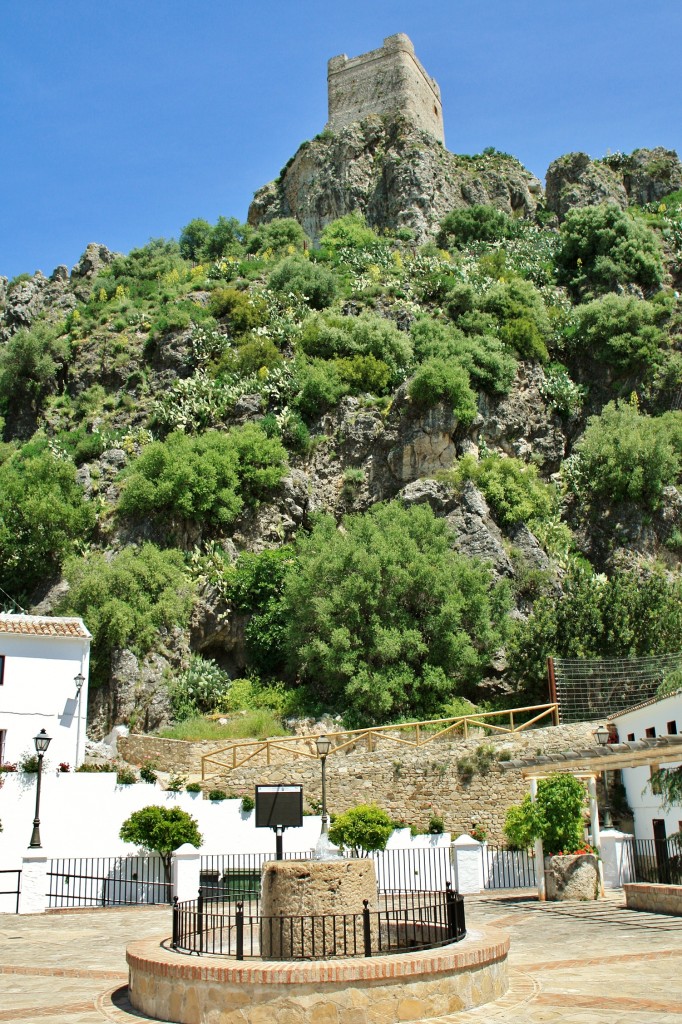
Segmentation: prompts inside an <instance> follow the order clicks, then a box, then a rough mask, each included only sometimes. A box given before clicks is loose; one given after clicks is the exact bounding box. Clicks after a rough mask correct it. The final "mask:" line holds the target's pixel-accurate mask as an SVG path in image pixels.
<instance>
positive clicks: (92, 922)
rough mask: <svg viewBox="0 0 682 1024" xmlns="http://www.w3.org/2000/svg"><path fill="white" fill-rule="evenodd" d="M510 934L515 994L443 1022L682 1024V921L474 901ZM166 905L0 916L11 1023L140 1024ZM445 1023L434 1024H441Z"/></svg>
mask: <svg viewBox="0 0 682 1024" xmlns="http://www.w3.org/2000/svg"><path fill="white" fill-rule="evenodd" d="M484 922H488V923H489V924H495V925H496V926H498V927H501V928H503V929H504V930H505V931H508V932H509V934H510V935H511V951H510V955H509V966H510V981H511V984H510V989H509V992H508V994H507V995H506V996H504V998H503V999H500V1000H498V1001H497V1002H495V1003H489V1004H488V1005H487V1006H482V1007H480V1008H479V1009H477V1010H471V1011H468V1012H466V1013H456V1014H453V1015H451V1016H449V1017H447V1018H446V1017H440V1018H438V1021H439V1024H445V1022H447V1024H486V1022H488V1021H490V1022H491V1024H512V1022H513V1024H522V1022H523V1024H544V1022H552V1024H597V1022H599V1024H602V1022H603V1024H606V1022H608V1024H673V1022H674V1024H682V918H675V917H666V916H663V915H659V914H647V913H642V912H637V911H632V910H626V909H625V907H624V899H623V894H622V893H621V892H615V893H610V894H609V895H608V897H607V899H606V900H603V901H600V902H598V903H570V904H569V903H562V904H557V903H545V904H539V903H537V902H536V901H535V900H534V899H532V898H531V897H530V896H529V895H527V894H524V895H521V894H519V893H518V892H517V893H497V894H495V895H487V896H484V897H481V898H474V897H467V924H468V925H469V927H471V928H472V929H475V927H476V924H477V923H478V924H483V923H484ZM169 931H170V911H169V909H168V908H167V907H149V908H143V907H135V908H123V909H107V910H80V911H72V912H60V913H50V914H44V915H36V916H27V917H15V916H11V915H0V1022H7V1021H9V1022H16V1024H32V1022H35V1024H67V1022H68V1024H103V1022H106V1021H111V1022H113V1024H134V1022H138V1024H139V1022H140V1021H141V1020H147V1019H148V1018H146V1017H143V1016H141V1015H139V1014H137V1013H135V1012H134V1011H133V1010H132V1009H131V1007H130V1005H129V1004H128V1001H127V998H126V988H125V986H126V982H127V972H126V963H125V946H126V943H127V942H129V941H131V940H133V939H141V938H146V937H152V936H157V935H158V936H159V937H162V936H167V935H168V934H169ZM434 1024H435V1022H434Z"/></svg>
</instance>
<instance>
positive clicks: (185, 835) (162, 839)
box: [119, 805, 203, 882]
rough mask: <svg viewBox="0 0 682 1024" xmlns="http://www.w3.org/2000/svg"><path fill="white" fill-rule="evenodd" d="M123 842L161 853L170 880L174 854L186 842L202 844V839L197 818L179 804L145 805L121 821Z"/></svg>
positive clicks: (167, 878)
mask: <svg viewBox="0 0 682 1024" xmlns="http://www.w3.org/2000/svg"><path fill="white" fill-rule="evenodd" d="M119 836H120V837H121V839H122V840H123V842H124V843H136V844H137V846H141V847H143V848H144V849H145V850H149V851H150V853H158V855H159V856H160V857H161V860H162V861H163V870H164V873H165V876H166V881H167V882H169V881H170V868H171V856H172V854H173V850H177V848H178V847H179V846H182V845H183V843H190V844H191V845H192V846H196V847H199V846H201V844H202V842H203V838H202V835H201V833H200V832H199V828H198V826H197V823H196V821H195V819H194V818H193V817H192V815H191V814H188V813H187V811H183V810H182V809H181V808H180V807H156V806H153V805H152V806H150V807H142V808H141V809H140V810H139V811H133V813H132V814H131V815H130V817H129V818H126V820H125V821H124V822H123V824H122V825H121V831H120V832H119Z"/></svg>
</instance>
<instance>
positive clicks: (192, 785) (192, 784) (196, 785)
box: [185, 782, 201, 793]
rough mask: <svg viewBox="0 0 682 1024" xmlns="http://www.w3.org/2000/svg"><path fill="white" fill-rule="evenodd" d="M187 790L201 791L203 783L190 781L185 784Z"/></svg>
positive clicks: (192, 791)
mask: <svg viewBox="0 0 682 1024" xmlns="http://www.w3.org/2000/svg"><path fill="white" fill-rule="evenodd" d="M185 792H186V793H201V783H200V782H188V783H187V785H186V786H185Z"/></svg>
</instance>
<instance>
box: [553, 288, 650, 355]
mask: <svg viewBox="0 0 682 1024" xmlns="http://www.w3.org/2000/svg"><path fill="white" fill-rule="evenodd" d="M662 312H664V310H662V309H661V307H660V306H659V305H657V304H656V303H653V302H643V301H642V300H641V299H636V298H634V297H633V296H631V295H613V294H609V295H605V296H603V298H600V299H595V300H594V301H593V302H588V303H587V304H586V305H584V306H581V307H579V308H578V317H577V324H576V326H575V328H574V329H573V331H572V336H571V337H570V341H571V347H572V348H573V350H574V351H575V352H576V353H580V354H582V353H585V354H586V355H589V356H591V357H592V358H594V359H597V360H599V361H602V362H606V363H608V364H609V365H614V366H617V367H620V368H622V369H629V368H630V367H633V366H637V365H641V364H643V363H647V362H649V360H651V359H652V358H653V356H654V355H655V354H656V352H657V351H658V349H659V348H660V347H661V346H662V345H663V343H664V341H665V334H664V333H663V331H661V330H660V328H659V327H657V326H656V325H657V322H658V321H659V320H660V317H661V313H662Z"/></svg>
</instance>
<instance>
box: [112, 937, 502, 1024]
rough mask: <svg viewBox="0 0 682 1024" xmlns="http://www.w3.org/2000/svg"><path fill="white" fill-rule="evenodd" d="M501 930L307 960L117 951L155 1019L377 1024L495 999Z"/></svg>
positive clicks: (149, 947)
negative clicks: (430, 944)
mask: <svg viewBox="0 0 682 1024" xmlns="http://www.w3.org/2000/svg"><path fill="white" fill-rule="evenodd" d="M508 951H509V937H508V936H507V935H505V934H504V933H503V932H499V931H497V930H496V929H494V928H487V927H486V928H481V929H479V930H477V932H475V933H472V934H471V935H470V936H467V938H466V939H464V940H463V941H462V942H458V943H457V944H455V945H451V946H444V947H443V948H441V949H429V950H422V951H420V952H417V953H398V954H395V955H394V956H377V957H369V958H367V959H365V958H358V959H349V960H331V961H317V962H311V963H310V962H305V963H304V962H301V961H296V962H284V963H273V962H268V961H255V960H251V961H239V962H237V961H234V960H232V961H231V960H228V959H227V958H226V957H206V956H199V957H187V956H182V955H180V954H178V953H174V952H173V951H172V950H170V949H167V948H164V947H163V946H161V945H160V944H159V943H158V942H151V941H140V942H133V943H131V944H130V945H129V946H128V949H127V960H128V967H129V971H130V986H129V989H128V992H129V997H130V1002H131V1003H132V1005H133V1007H134V1008H135V1009H136V1010H140V1011H142V1012H143V1013H146V1014H149V1015H150V1016H151V1017H154V1018H156V1019H157V1020H165V1021H178V1022H180V1024H195V1022H196V1021H199V1020H206V1021H208V1020H210V1021H212V1022H215V1024H265V1022H268V1024H291V1022H292V1021H296V1022H297V1024H325V1022H332V1021H333V1022H335V1024H358V1022H359V1021H362V1022H363V1024H382V1022H385V1021H418V1020H423V1019H424V1018H429V1017H440V1016H443V1015H445V1014H449V1013H455V1012H457V1011H458V1010H466V1009H469V1008H470V1007H473V1006H480V1005H481V1004H482V1003H487V1002H490V1001H491V1000H494V999H499V998H500V996H502V995H504V993H505V992H506V991H507V987H508V974H507V953H508Z"/></svg>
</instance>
